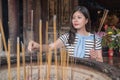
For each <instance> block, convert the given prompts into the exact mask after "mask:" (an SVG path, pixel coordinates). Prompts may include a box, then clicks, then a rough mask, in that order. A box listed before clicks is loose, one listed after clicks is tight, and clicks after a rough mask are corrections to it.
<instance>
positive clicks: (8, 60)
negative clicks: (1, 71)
mask: <svg viewBox="0 0 120 80" xmlns="http://www.w3.org/2000/svg"><path fill="white" fill-rule="evenodd" d="M7 55H8V56H7V62H8V80H11V62H10V41H9V40H8V54H7Z"/></svg>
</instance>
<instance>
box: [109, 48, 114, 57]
mask: <svg viewBox="0 0 120 80" xmlns="http://www.w3.org/2000/svg"><path fill="white" fill-rule="evenodd" d="M113 53H114V51H113V49H109V50H108V56H109V57H113Z"/></svg>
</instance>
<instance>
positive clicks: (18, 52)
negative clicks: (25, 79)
mask: <svg viewBox="0 0 120 80" xmlns="http://www.w3.org/2000/svg"><path fill="white" fill-rule="evenodd" d="M17 80H20V44H19V37H17Z"/></svg>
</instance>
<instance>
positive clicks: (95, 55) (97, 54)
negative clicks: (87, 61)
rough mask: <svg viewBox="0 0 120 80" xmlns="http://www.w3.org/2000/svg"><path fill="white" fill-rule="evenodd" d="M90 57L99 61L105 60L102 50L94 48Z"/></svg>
mask: <svg viewBox="0 0 120 80" xmlns="http://www.w3.org/2000/svg"><path fill="white" fill-rule="evenodd" d="M90 58H91V59H95V60H96V61H99V62H103V57H102V51H101V50H94V49H92V50H90Z"/></svg>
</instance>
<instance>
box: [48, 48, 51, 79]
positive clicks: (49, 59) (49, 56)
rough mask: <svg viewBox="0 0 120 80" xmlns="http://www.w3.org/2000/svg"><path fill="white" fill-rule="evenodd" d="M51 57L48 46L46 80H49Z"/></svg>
mask: <svg viewBox="0 0 120 80" xmlns="http://www.w3.org/2000/svg"><path fill="white" fill-rule="evenodd" d="M51 58H52V51H51V49H50V48H49V51H48V61H47V62H48V65H47V80H50V70H51Z"/></svg>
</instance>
